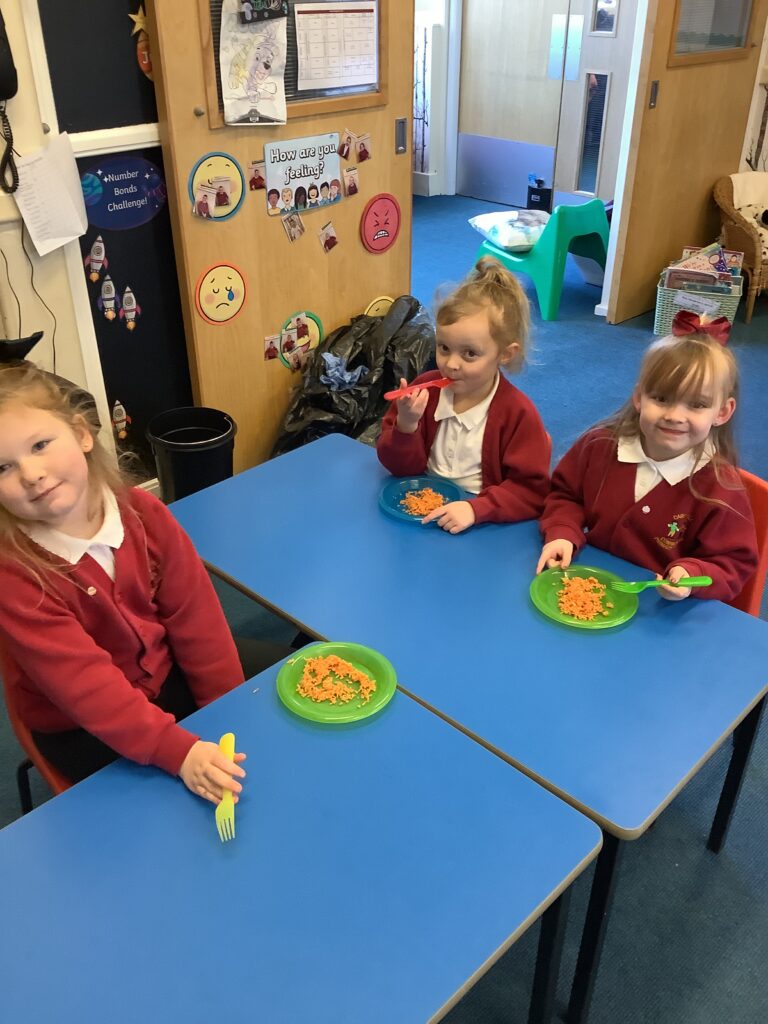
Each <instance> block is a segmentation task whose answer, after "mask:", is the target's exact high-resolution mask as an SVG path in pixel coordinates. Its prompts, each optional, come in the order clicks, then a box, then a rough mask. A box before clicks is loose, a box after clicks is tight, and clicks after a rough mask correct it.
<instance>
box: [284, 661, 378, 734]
mask: <svg viewBox="0 0 768 1024" xmlns="http://www.w3.org/2000/svg"><path fill="white" fill-rule="evenodd" d="M328 654H336V655H338V656H339V657H340V658H344V660H345V661H348V662H349V663H350V664H351V665H354V666H355V668H356V669H359V670H360V671H361V672H365V673H366V674H367V675H369V676H370V677H371V678H372V679H374V680H375V681H376V691H375V693H374V694H373V695H372V697H371V699H370V700H369V701H368V702H367V703H365V704H364V703H363V702H362V701H361V700H359V699H358V698H354V699H353V700H351V701H349V702H348V703H347V704H330V703H329V702H328V701H324V702H323V703H317V701H314V700H310V699H309V697H302V696H300V695H299V694H298V693H297V691H296V687H297V686H298V683H299V680H300V679H301V676H302V673H303V672H304V662H305V661H306V660H307V658H318V657H325V656H326V655H328ZM396 689H397V676H396V675H395V670H394V668H393V667H392V664H391V662H389V661H387V659H386V658H385V657H384V655H383V654H379V652H378V651H374V650H372V649H371V648H370V647H363V645H362V644H346V643H332V642H329V643H324V644H312V645H311V646H310V647H305V648H304V649H303V650H301V651H298V652H297V654H296V655H295V657H293V658H289V659H288V661H286V662H285V664H284V665H283V667H282V668H281V669H280V671H279V672H278V674H277V692H278V695H279V697H280V700H281V701H282V702H283V704H285V706H286V707H287V708H288V710H289V711H293V713H294V714H296V715H300V716H301V717H302V718H308V719H309V720H310V721H312V722H327V723H329V724H331V725H338V724H340V723H342V722H357V721H359V720H360V719H361V718H370V716H371V715H375V714H376V712H377V711H381V709H382V708H383V707H384V705H385V704H388V703H389V702H390V700H392V697H393V696H394V693H395V690H396Z"/></svg>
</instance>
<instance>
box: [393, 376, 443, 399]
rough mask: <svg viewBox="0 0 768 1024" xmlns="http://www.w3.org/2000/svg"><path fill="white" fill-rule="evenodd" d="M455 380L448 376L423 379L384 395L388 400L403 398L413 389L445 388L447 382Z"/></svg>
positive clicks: (410, 393)
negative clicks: (438, 378)
mask: <svg viewBox="0 0 768 1024" xmlns="http://www.w3.org/2000/svg"><path fill="white" fill-rule="evenodd" d="M455 383H456V381H454V380H451V378H450V377H441V378H440V380H425V381H424V383H423V384H409V385H408V387H407V388H397V390H395V391H387V392H385V394H384V397H385V398H386V400H387V401H388V402H393V401H394V400H395V399H396V398H404V397H405V396H406V395H412V394H413V392H414V391H421V389H422V388H447V387H448V385H449V384H455Z"/></svg>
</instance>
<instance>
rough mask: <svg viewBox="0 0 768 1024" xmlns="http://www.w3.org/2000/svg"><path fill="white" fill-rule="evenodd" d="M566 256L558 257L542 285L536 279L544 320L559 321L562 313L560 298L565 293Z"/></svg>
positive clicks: (537, 293) (537, 294)
mask: <svg viewBox="0 0 768 1024" xmlns="http://www.w3.org/2000/svg"><path fill="white" fill-rule="evenodd" d="M566 255H567V253H563V254H562V258H561V257H560V256H558V258H557V259H556V260H555V262H554V264H553V266H552V268H551V271H550V270H547V272H546V273H547V276H546V279H545V280H543V281H541V285H539V281H538V280H536V279H534V283H535V284H536V297H537V298H538V300H539V309H540V310H541V319H542V320H557V317H558V313H559V311H560V296H561V295H562V292H563V278H564V277H565V259H566ZM542 276H543V275H542Z"/></svg>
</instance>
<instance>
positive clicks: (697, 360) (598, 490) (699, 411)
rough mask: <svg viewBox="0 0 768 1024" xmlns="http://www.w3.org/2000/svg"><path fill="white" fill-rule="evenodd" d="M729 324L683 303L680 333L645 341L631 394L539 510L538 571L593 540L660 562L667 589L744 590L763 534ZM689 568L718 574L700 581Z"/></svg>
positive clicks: (577, 451)
mask: <svg viewBox="0 0 768 1024" xmlns="http://www.w3.org/2000/svg"><path fill="white" fill-rule="evenodd" d="M728 326H729V325H728V323H727V321H725V320H724V318H720V319H719V320H715V321H709V322H708V321H705V320H701V319H700V318H699V317H698V316H696V314H693V313H689V312H687V311H681V312H680V313H678V314H677V315H676V317H675V321H674V323H673V327H672V330H673V334H672V335H670V336H669V337H666V338H662V339H661V340H660V341H657V342H655V343H654V344H653V345H651V347H650V348H649V349H648V351H647V352H646V354H645V357H644V359H643V362H642V365H641V367H640V375H639V379H638V382H637V384H636V386H635V388H634V391H633V393H632V397H631V398H630V400H629V401H628V402H627V403H626V405H624V406H623V408H621V409H620V410H619V411H618V412H617V413H615V415H613V416H612V417H610V418H609V419H607V420H606V421H604V422H603V423H601V424H598V425H597V426H596V427H593V428H592V429H591V430H589V431H587V433H586V434H584V436H583V437H581V438H580V439H579V440H578V441H577V442H576V444H575V445H574V446H573V447H572V448H571V449H570V451H568V452H567V453H566V455H565V456H564V457H563V459H562V460H561V461H560V463H559V465H558V466H557V468H556V470H555V472H554V474H553V477H552V489H551V492H550V494H549V496H548V498H547V500H546V503H545V507H544V513H543V515H542V517H541V532H542V535H543V537H544V547H543V549H542V552H541V556H540V558H539V562H538V565H537V567H536V571H537V572H541V571H542V569H545V568H555V567H559V568H563V569H564V568H566V567H567V566H569V565H570V564H571V560H572V558H573V556H574V554H576V553H578V551H579V550H580V549H581V548H582V547H583V546H584V544H585V543H586V542H587V541H588V542H589V543H590V544H592V545H594V546H595V547H598V548H602V549H603V550H605V551H610V552H611V554H613V555H617V556H618V557H620V558H625V559H627V560H628V561H630V562H634V563H636V564H637V565H641V566H643V567H645V568H646V569H650V570H651V571H653V572H655V573H656V578H657V579H659V580H661V579H664V580H665V581H667V582H666V583H665V584H664V585H663V586H661V587H659V588H658V589H659V592H660V593H661V594H662V595H663V596H664V597H666V598H668V599H669V600H677V601H679V600H682V599H683V598H686V597H688V596H689V594H691V593H693V594H695V595H696V596H697V597H700V598H717V599H719V600H721V601H729V600H732V599H733V598H735V597H736V596H737V595H738V594H739V593H740V592H741V590H742V588H743V587H744V585H745V583H746V582H747V581H748V580H749V578H750V577H751V576H752V575H753V574H754V573H755V571H756V568H757V538H756V535H755V525H754V521H753V517H752V510H751V507H750V503H749V499H748V497H747V494H746V491H745V489H744V487H743V485H742V483H741V481H740V478H739V474H738V470H737V468H736V466H737V465H738V460H737V456H736V449H735V445H734V441H733V432H732V417H733V413H734V411H735V409H736V402H737V399H738V368H737V365H736V361H735V359H734V357H733V353H732V352H731V351H730V350H729V349H728V348H726V347H725V340H726V339H727V330H728ZM690 576H711V577H712V581H713V582H712V585H711V586H709V587H706V588H702V589H697V590H692V588H691V587H686V586H685V585H684V580H685V578H686V577H690Z"/></svg>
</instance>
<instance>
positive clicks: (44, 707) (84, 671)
mask: <svg viewBox="0 0 768 1024" xmlns="http://www.w3.org/2000/svg"><path fill="white" fill-rule="evenodd" d="M118 502H119V506H120V514H121V517H122V521H123V527H124V530H125V539H124V540H123V543H122V545H121V546H120V547H119V548H118V549H117V550H116V551H115V580H114V582H113V581H112V580H111V579H110V578H109V576H108V575H107V573H105V572H104V570H103V569H102V568H101V566H100V565H99V564H98V563H97V562H95V561H94V560H93V559H92V558H91V557H90V555H85V556H84V557H83V558H82V559H81V560H80V562H79V563H78V564H77V565H76V566H74V567H72V571H71V572H70V571H68V572H67V574H66V575H65V576H64V577H63V578H62V577H61V576H58V575H55V574H51V576H50V577H49V578H47V579H46V586H45V589H42V588H41V586H40V584H39V583H38V582H37V581H36V580H35V579H34V577H33V576H32V575H31V574H30V573H29V571H28V570H26V569H24V568H23V567H21V566H19V565H17V564H15V563H14V562H13V561H11V560H8V559H3V560H0V643H1V644H2V646H3V649H4V653H5V656H6V661H7V662H8V663H9V669H10V673H11V678H10V679H9V683H10V684H11V685H13V686H14V687H15V688H16V691H17V695H18V703H19V711H20V715H21V718H22V720H23V721H24V722H25V723H26V724H27V726H28V727H29V728H30V729H33V730H37V731H40V732H63V731H65V730H69V729H75V728H78V727H80V728H83V729H85V730H86V731H87V732H89V733H91V734H92V735H93V736H96V737H97V738H98V739H100V740H102V741H103V742H104V743H106V744H108V746H110V747H112V748H113V749H114V750H116V751H117V752H118V753H119V754H122V755H123V756H124V757H127V758H130V759H131V760H133V761H138V762H139V763H140V764H154V765H157V766H158V767H159V768H163V769H165V771H167V772H170V773H171V774H177V773H178V771H179V768H180V767H181V765H182V762H183V761H184V758H185V757H186V756H187V754H188V752H189V750H190V748H191V747H192V745H193V744H194V743H195V742H196V740H197V739H198V738H199V737H198V736H196V735H195V734H194V733H192V732H189V731H188V730H186V729H184V728H183V727H182V726H180V725H177V724H176V721H175V720H174V718H173V715H170V714H168V713H166V712H165V711H162V710H160V708H158V707H157V706H156V705H154V704H152V703H150V701H151V700H152V699H153V698H155V697H157V695H158V693H159V692H160V689H161V687H162V685H163V682H164V681H165V678H166V676H167V675H168V672H169V671H170V669H171V666H172V664H173V662H174V661H175V662H176V664H177V665H178V666H179V668H180V669H181V670H182V672H183V673H184V676H185V677H186V679H187V682H188V684H189V688H190V691H191V692H192V695H193V697H194V698H195V701H196V702H197V704H198V706H200V707H202V706H203V705H205V704H208V703H210V702H211V701H212V700H215V699H216V698H217V697H220V696H221V695H222V694H223V693H226V692H227V691H228V690H231V689H233V688H234V687H235V686H237V685H239V684H240V683H242V682H243V671H242V668H241V666H240V661H239V659H238V656H237V651H236V649H235V645H234V642H233V640H232V636H231V633H230V631H229V627H228V626H227V622H226V619H225V618H224V613H223V611H222V609H221V605H220V604H219V601H218V598H217V597H216V593H215V591H214V589H213V586H212V584H211V581H210V579H209V577H208V574H207V572H206V570H205V567H204V566H203V563H202V562H201V560H200V558H199V557H198V555H197V553H196V551H195V549H194V547H193V546H192V542H191V541H190V539H189V537H187V535H186V534H185V533H184V531H183V530H182V529H181V527H180V526H179V525H178V523H177V522H176V520H175V519H174V518H173V516H172V515H171V513H170V512H169V511H168V509H166V507H165V506H164V505H163V504H162V502H160V501H158V500H157V498H154V497H153V496H152V495H150V494H148V493H146V492H145V491H143V490H141V489H138V488H134V489H130V490H128V491H126V492H125V493H124V494H122V495H119V497H118ZM41 550H42V549H41ZM49 557H50V559H51V561H52V562H54V563H58V564H63V563H62V561H61V560H60V559H58V558H56V556H54V555H50V556H49Z"/></svg>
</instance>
